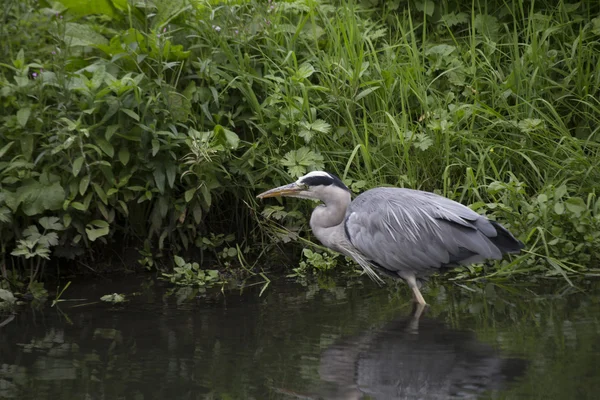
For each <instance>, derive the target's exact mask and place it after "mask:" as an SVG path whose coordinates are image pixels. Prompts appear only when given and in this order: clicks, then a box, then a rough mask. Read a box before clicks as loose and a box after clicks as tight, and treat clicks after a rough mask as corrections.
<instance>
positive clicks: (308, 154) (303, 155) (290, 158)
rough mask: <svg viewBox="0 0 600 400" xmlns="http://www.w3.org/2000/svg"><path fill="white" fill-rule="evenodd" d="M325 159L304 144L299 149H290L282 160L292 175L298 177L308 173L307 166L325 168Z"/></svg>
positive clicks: (318, 168) (315, 168) (316, 168)
mask: <svg viewBox="0 0 600 400" xmlns="http://www.w3.org/2000/svg"><path fill="white" fill-rule="evenodd" d="M323 161H324V160H323V156H322V155H320V154H319V153H316V152H314V151H312V150H311V149H309V148H308V147H304V146H303V147H300V148H299V149H298V150H291V151H288V152H287V153H286V154H285V156H284V157H283V159H282V160H281V164H282V165H283V166H285V167H287V168H288V172H289V174H290V175H291V176H292V177H295V178H298V177H300V176H302V175H304V174H305V173H306V170H307V168H310V169H313V170H320V169H323Z"/></svg>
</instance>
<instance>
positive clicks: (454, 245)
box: [257, 171, 524, 305]
mask: <svg viewBox="0 0 600 400" xmlns="http://www.w3.org/2000/svg"><path fill="white" fill-rule="evenodd" d="M276 196H287V197H298V198H302V199H313V200H320V201H321V202H322V204H320V205H318V206H317V207H316V208H315V209H314V211H313V213H312V215H311V218H310V227H311V229H312V231H313V233H314V235H315V236H316V237H317V239H319V241H320V242H321V243H322V244H323V245H324V246H326V247H328V248H330V249H332V250H334V251H336V252H338V253H341V254H343V255H346V256H349V257H350V258H352V259H353V260H354V261H356V262H357V263H358V264H359V265H360V266H361V267H362V268H363V269H364V271H365V272H366V273H367V274H368V275H369V276H370V277H371V278H372V279H374V280H376V281H381V278H380V277H379V275H378V274H377V273H376V272H375V270H377V271H379V272H381V273H384V274H386V275H389V276H392V277H395V278H401V279H403V280H404V281H405V282H406V283H407V284H408V286H409V287H410V288H411V290H412V292H413V296H414V300H415V301H416V302H417V303H418V304H420V305H425V304H426V302H425V299H424V298H423V295H422V294H421V292H420V290H419V288H420V287H421V285H422V283H423V281H425V280H426V279H427V278H428V277H429V276H430V275H431V274H433V273H435V272H439V271H445V270H448V269H451V268H453V267H456V266H459V265H468V264H472V263H478V262H483V261H485V260H489V259H494V260H499V259H501V258H502V256H503V255H504V254H507V253H519V252H520V250H521V249H522V248H523V247H524V246H523V243H522V242H521V241H519V240H517V239H516V238H515V237H514V236H513V235H512V234H511V233H510V232H509V231H508V230H507V229H506V228H504V227H503V226H502V225H500V224H499V223H497V222H495V221H492V220H489V219H487V218H486V217H484V216H482V215H480V214H478V213H476V212H475V211H473V210H471V209H470V208H468V207H466V206H464V205H462V204H460V203H457V202H455V201H453V200H450V199H448V198H446V197H443V196H439V195H437V194H434V193H430V192H425V191H420V190H413V189H403V188H393V187H378V188H374V189H370V190H367V191H366V192H364V193H361V194H360V195H358V196H357V197H356V198H355V199H354V201H352V199H351V192H350V189H348V187H347V186H346V185H344V183H343V182H342V181H341V180H340V179H339V178H338V177H337V176H335V175H333V174H331V173H329V172H324V171H313V172H309V173H308V174H306V175H304V176H301V177H300V178H298V180H297V181H296V182H293V183H290V184H288V185H284V186H280V187H277V188H274V189H271V190H268V191H266V192H264V193H261V194H259V195H258V196H257V197H258V198H261V199H264V198H268V197H276Z"/></svg>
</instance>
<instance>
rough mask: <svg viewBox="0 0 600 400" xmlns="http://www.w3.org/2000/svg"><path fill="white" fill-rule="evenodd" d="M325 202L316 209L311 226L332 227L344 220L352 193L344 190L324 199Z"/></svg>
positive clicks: (311, 218) (311, 219)
mask: <svg viewBox="0 0 600 400" xmlns="http://www.w3.org/2000/svg"><path fill="white" fill-rule="evenodd" d="M322 200H323V204H322V205H320V206H318V207H317V208H315V209H314V211H313V213H312V215H311V217H310V226H311V228H312V229H313V231H314V230H315V228H330V227H332V226H335V225H339V224H341V223H342V222H343V221H344V216H345V215H346V209H347V208H348V205H349V204H350V193H348V192H346V191H344V192H343V194H341V195H336V196H332V197H331V198H325V199H322Z"/></svg>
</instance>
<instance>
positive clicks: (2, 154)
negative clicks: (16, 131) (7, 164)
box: [0, 141, 15, 158]
mask: <svg viewBox="0 0 600 400" xmlns="http://www.w3.org/2000/svg"><path fill="white" fill-rule="evenodd" d="M14 143H15V142H14V141H12V142H8V144H7V145H6V146H4V147H3V148H1V149H0V158H2V157H4V155H5V154H6V152H7V151H8V150H10V148H11V147H12V145H13V144H14Z"/></svg>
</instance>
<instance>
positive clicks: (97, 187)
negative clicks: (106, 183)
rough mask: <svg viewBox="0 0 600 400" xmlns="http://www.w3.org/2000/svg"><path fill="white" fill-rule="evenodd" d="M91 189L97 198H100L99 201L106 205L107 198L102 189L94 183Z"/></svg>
mask: <svg viewBox="0 0 600 400" xmlns="http://www.w3.org/2000/svg"><path fill="white" fill-rule="evenodd" d="M92 187H93V188H94V191H95V192H96V194H97V195H98V197H100V200H102V202H103V203H104V204H108V197H107V196H106V192H104V189H102V186H100V185H98V184H97V183H96V182H92Z"/></svg>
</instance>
